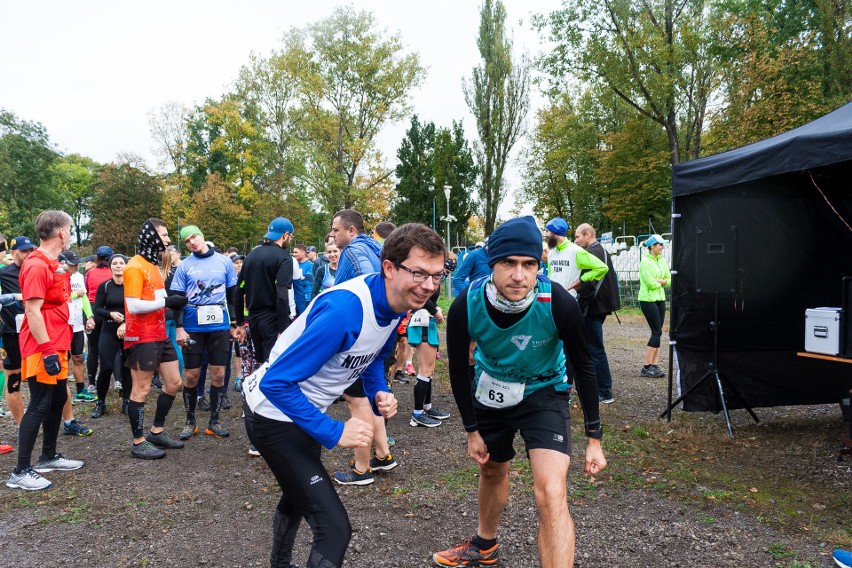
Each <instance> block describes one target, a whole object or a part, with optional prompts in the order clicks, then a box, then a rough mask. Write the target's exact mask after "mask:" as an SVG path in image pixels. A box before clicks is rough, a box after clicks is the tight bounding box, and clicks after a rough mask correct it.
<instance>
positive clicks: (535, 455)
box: [432, 216, 606, 568]
mask: <svg viewBox="0 0 852 568" xmlns="http://www.w3.org/2000/svg"><path fill="white" fill-rule="evenodd" d="M541 254H542V239H541V232H540V230H539V229H538V227H537V225H536V223H535V220H534V219H533V218H532V217H529V216H528V217H521V218H517V219H512V220H510V221H507V222H505V223H503V224H502V225H500V226H499V227H498V228H497V229H496V230H495V231H494V232H493V233H492V234H491V237H490V238H489V240H488V263H489V264H490V265H491V267H492V269H493V273H492V274H491V276H489V277H487V278H482V279H479V280H477V281H475V282H473V283H472V284H471V285H470V287H469V288H468V289H467V290H465V291H464V292H463V293H462V294H460V295H459V297H458V298H456V300H455V301H454V302H453V305H452V306H451V307H450V311H449V314H448V316H447V351H448V355H449V367H450V383H451V385H452V388H453V395H454V396H455V399H456V404H457V405H458V408H459V413H460V414H461V417H462V424H463V425H464V429H465V430H466V431H467V433H468V434H467V447H468V455H469V456H470V457H471V459H473V460H474V461H475V462H476V463H477V464H479V474H480V475H479V526H478V527H477V531H476V533H475V534H474V535H473V536H472V537H471V538H470V539H468V540H466V541H465V542H463V543H462V544H461V545H459V546H456V547H453V548H450V549H448V550H444V551H441V552H436V553H435V554H433V556H432V560H433V562H435V563H436V564H437V565H439V566H467V565H473V564H477V563H478V564H483V565H491V564H496V563H497V562H498V561H499V558H500V554H499V545H498V544H497V527H498V526H499V524H500V515H501V513H502V512H503V509H504V507H505V505H506V502H507V500H508V498H509V463H510V461H511V460H512V458H513V457H514V455H515V451H514V449H513V440H514V438H515V434H516V433H517V432H518V431H519V430H520V432H521V436H522V437H523V439H524V444H525V445H526V449H527V454H528V456H529V460H530V468H531V469H532V473H533V480H534V481H533V484H534V489H535V495H536V506H537V508H538V511H539V533H538V552H539V559H540V561H541V566H542V567H543V568H555V567H560V568H567V567H570V566H573V564H574V525H573V522H572V520H571V515H570V513H569V511H568V498H567V490H566V480H567V476H568V465H569V463H570V454H571V430H570V424H569V416H568V414H567V408H568V407H567V405H565V404H564V403H563V400H562V399H560V396H559V395H557V388H558V387H562V388H564V386H565V384H566V381H567V378H566V359H569V360H570V361H571V365H572V366H573V368H574V371H575V374H576V383H577V389H578V391H579V395H580V400H581V402H582V406H583V413H584V415H585V430H586V436H587V437H588V444H587V446H586V460H585V466H584V472H585V473H590V474H592V475H596V474H597V473H599V472H600V471H601V470H602V469H603V468H604V467H605V466H606V459H605V458H604V454H603V451H602V450H601V442H600V440H601V436H602V431H601V423H600V418H599V415H598V396H597V383H596V381H595V372H594V367H593V365H592V361H591V358H590V357H589V353H588V351H587V350H586V337H585V326H584V325H583V318H582V316H581V314H580V307H579V305H578V304H577V302H576V301H575V300H574V299H573V298H572V297H571V296H570V295H569V294H568V292H566V291H565V289H564V288H562V287H561V286H559V285H558V284H552V283H551V282H550V280H548V279H547V278H545V277H543V276H540V275H538V274H537V272H538V265H539V261H540V260H541ZM471 341H474V342H476V350H475V351H474V355H473V358H474V369H473V371H474V382H475V389H474V390H473V391H472V390H471V385H470V378H469V368H468V346H469V344H470V342H471Z"/></svg>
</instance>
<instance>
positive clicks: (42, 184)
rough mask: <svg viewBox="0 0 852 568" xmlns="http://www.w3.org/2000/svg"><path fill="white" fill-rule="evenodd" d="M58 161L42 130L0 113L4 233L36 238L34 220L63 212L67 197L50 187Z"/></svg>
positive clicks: (0, 215)
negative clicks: (48, 211)
mask: <svg viewBox="0 0 852 568" xmlns="http://www.w3.org/2000/svg"><path fill="white" fill-rule="evenodd" d="M58 158H59V153H58V152H57V151H56V150H55V148H54V146H53V144H52V143H51V141H50V138H49V136H48V134H47V130H45V128H44V126H42V125H41V124H40V123H37V122H30V121H26V120H21V119H19V118H18V117H17V116H15V115H14V114H13V113H11V112H9V111H6V110H3V109H0V218H5V221H6V223H7V224H6V225H4V231H6V232H8V233H9V234H12V235H32V236H33V237H35V225H34V222H35V218H36V216H37V215H38V214H39V213H40V212H41V211H43V210H45V209H64V208H65V207H66V206H67V205H68V195H67V194H66V193H63V192H59V191H55V190H54V188H53V186H52V181H53V168H52V166H53V164H54V163H55V162H56V160H57V159H58Z"/></svg>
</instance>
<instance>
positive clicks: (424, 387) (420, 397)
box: [414, 375, 429, 413]
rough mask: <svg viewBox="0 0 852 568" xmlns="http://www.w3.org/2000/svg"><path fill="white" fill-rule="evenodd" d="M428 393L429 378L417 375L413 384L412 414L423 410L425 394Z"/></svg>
mask: <svg viewBox="0 0 852 568" xmlns="http://www.w3.org/2000/svg"><path fill="white" fill-rule="evenodd" d="M428 392H429V377H424V376H423V375H417V382H416V383H414V412H415V413H418V411H422V410H423V403H424V402H425V400H426V394H427V393H428Z"/></svg>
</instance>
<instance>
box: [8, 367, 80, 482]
mask: <svg viewBox="0 0 852 568" xmlns="http://www.w3.org/2000/svg"><path fill="white" fill-rule="evenodd" d="M27 384H28V385H29V386H30V403H29V405H28V406H27V411H26V412H25V413H24V417H23V418H22V419H21V427H20V429H19V430H18V467H16V468H15V471H16V472H17V473H21V472H22V471H23V470H25V469H27V468H28V467H30V466H31V465H32V459H33V448H34V447H35V442H36V438H37V437H38V430H39V428H40V427H42V426H43V427H44V436H43V438H42V450H41V455H43V456H44V457H46V458H52V457H53V456H55V455H56V438H57V437H59V426H60V424H61V423H62V407H63V406H65V401H66V400H67V399H68V380H67V379H62V380H61V381H56V384H55V385H48V384H45V383H39V382H36V380H35V377H33V378H31V379H29V380H28V381H27Z"/></svg>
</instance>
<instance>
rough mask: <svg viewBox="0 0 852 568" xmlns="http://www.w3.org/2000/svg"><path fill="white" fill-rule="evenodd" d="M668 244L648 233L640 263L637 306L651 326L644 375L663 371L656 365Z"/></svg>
mask: <svg viewBox="0 0 852 568" xmlns="http://www.w3.org/2000/svg"><path fill="white" fill-rule="evenodd" d="M667 244H668V241H667V240H665V239H664V238H663V237H661V236H660V235H651V236H650V237H648V240H646V241H645V246H646V247H648V254H646V255H645V256H644V257H643V258H642V262H640V263H639V307H641V308H642V314H643V315H644V316H645V319H646V320H647V322H648V326H649V327H650V328H651V338H650V339H649V340H648V346H647V347H645V364H644V365H643V366H642V371H641V373H640V374H641V375H642V376H643V377H654V378H656V377H664V376H665V375H666V374H665V372H663V370H662V369H660V368H659V367H658V366H657V363H658V362H659V360H660V338H661V337H662V335H663V322H664V321H665V319H666V290H665V289H666V287H667V286H671V285H672V273H671V272H670V271H669V267H668V265H667V264H666V259H664V258H663V247H665V245H667Z"/></svg>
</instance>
